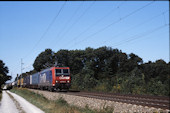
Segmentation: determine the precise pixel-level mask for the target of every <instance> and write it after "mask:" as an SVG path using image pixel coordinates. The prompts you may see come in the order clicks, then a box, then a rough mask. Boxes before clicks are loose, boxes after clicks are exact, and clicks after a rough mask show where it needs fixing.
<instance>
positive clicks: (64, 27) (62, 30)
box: [53, 1, 84, 46]
mask: <svg viewBox="0 0 170 113" xmlns="http://www.w3.org/2000/svg"><path fill="white" fill-rule="evenodd" d="M83 3H84V1H82V2H81V3H80V4H79V6H78V7H77V8H76V10H75V11H74V13H73V15H72V16H71V17H70V18H68V21H67V22H66V23H65V25H64V26H63V29H61V30H60V32H59V33H58V35H57V36H56V38H59V36H60V35H61V34H62V32H64V30H65V29H66V28H67V26H68V24H69V23H70V22H71V21H72V19H73V17H74V16H75V15H76V14H77V12H78V11H79V9H80V7H81V6H82V4H83ZM56 38H55V40H56ZM60 39H61V38H60ZM55 40H53V42H54V41H55ZM54 46H55V45H54Z"/></svg>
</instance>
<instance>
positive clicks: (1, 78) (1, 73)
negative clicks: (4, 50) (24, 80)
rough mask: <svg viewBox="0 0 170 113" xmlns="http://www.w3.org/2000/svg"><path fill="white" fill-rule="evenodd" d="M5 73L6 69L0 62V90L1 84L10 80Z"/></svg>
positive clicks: (0, 61)
mask: <svg viewBox="0 0 170 113" xmlns="http://www.w3.org/2000/svg"><path fill="white" fill-rule="evenodd" d="M7 73H8V67H7V66H5V63H3V61H2V60H0V89H1V86H2V84H4V83H5V82H6V81H8V80H10V79H11V76H8V75H7Z"/></svg>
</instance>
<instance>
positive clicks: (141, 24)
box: [98, 10, 169, 45]
mask: <svg viewBox="0 0 170 113" xmlns="http://www.w3.org/2000/svg"><path fill="white" fill-rule="evenodd" d="M168 11H169V10H166V11H164V12H162V13H160V14H158V15H156V16H153V17H152V18H149V19H147V20H145V21H144V22H141V23H139V24H137V25H135V26H134V27H131V28H130V29H127V30H125V31H123V32H121V33H119V34H117V35H115V36H113V37H112V38H111V39H109V41H111V40H113V39H115V38H117V37H119V36H121V35H123V34H124V33H126V32H129V31H130V30H133V29H135V28H136V27H139V26H140V27H141V26H143V25H145V24H146V23H147V22H150V21H151V20H153V19H156V18H157V17H159V16H161V15H162V14H165V13H167V12H168ZM165 24H166V23H165ZM107 41H108V40H106V41H104V42H102V43H100V44H98V45H101V44H104V43H106V42H107Z"/></svg>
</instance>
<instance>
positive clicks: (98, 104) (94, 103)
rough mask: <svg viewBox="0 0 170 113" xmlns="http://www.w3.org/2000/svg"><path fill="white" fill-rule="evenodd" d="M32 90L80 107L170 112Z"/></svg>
mask: <svg viewBox="0 0 170 113" xmlns="http://www.w3.org/2000/svg"><path fill="white" fill-rule="evenodd" d="M29 90H30V91H33V92H35V93H38V94H42V95H43V96H45V97H46V98H48V99H50V100H57V99H58V98H60V97H62V98H64V99H65V100H66V101H67V103H69V104H70V105H75V106H79V107H82V108H83V107H85V106H86V105H88V107H90V108H91V109H97V110H100V109H103V108H104V107H106V106H110V107H113V108H114V112H116V113H117V112H120V113H122V112H129V113H134V112H145V113H146V112H148V113H151V112H152V113H153V112H158V113H159V112H163V113H169V112H170V110H163V109H158V108H153V107H147V106H145V107H144V106H139V105H132V104H126V103H121V102H114V101H108V100H101V99H94V98H87V97H81V96H74V95H68V94H61V93H57V92H49V91H41V90H34V89H29Z"/></svg>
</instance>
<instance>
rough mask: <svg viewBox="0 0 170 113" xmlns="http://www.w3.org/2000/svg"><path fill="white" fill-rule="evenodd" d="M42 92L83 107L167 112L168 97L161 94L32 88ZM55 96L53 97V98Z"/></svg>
mask: <svg viewBox="0 0 170 113" xmlns="http://www.w3.org/2000/svg"><path fill="white" fill-rule="evenodd" d="M30 90H31V91H34V92H36V93H40V94H43V95H44V96H45V97H47V98H49V99H52V98H53V99H56V98H59V97H63V98H64V99H65V100H66V101H67V102H68V103H70V104H75V105H76V106H80V107H84V106H86V105H88V106H89V107H91V108H92V109H101V108H104V107H106V106H109V107H112V108H114V111H115V112H121V111H123V112H127V111H129V112H165V113H166V112H167V113H168V112H169V111H170V109H169V98H168V97H161V96H142V95H130V94H127V95H122V94H113V93H99V92H83V91H81V92H78V91H68V92H66V91H63V92H49V91H41V90H33V89H30ZM54 97H55V98H54Z"/></svg>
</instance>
